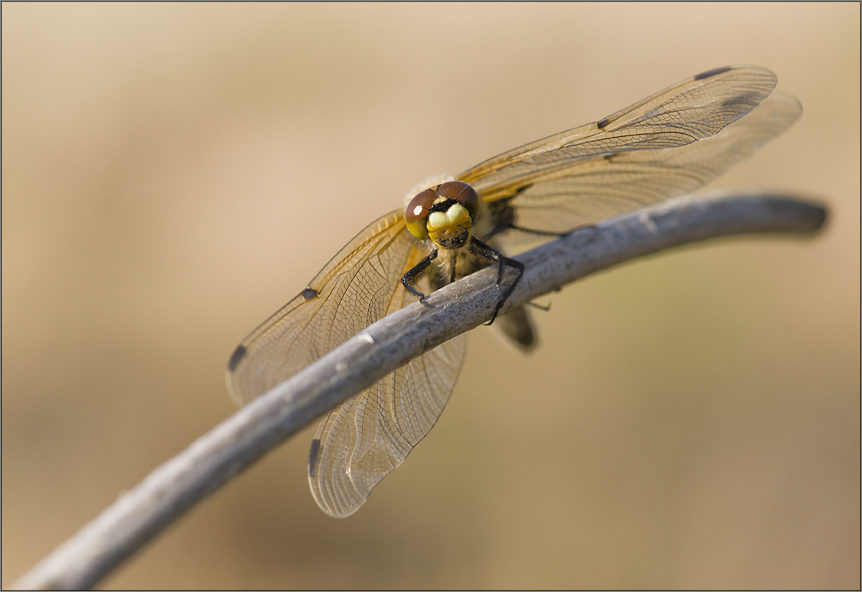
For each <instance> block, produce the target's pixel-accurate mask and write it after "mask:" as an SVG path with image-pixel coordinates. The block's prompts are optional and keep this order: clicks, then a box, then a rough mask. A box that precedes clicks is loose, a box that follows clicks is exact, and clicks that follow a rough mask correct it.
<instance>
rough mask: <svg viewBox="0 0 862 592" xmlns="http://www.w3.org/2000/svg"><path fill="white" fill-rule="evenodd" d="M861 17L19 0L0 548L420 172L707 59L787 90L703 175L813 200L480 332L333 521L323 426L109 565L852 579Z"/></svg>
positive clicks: (118, 473) (78, 493)
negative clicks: (327, 503)
mask: <svg viewBox="0 0 862 592" xmlns="http://www.w3.org/2000/svg"><path fill="white" fill-rule="evenodd" d="M859 16H860V15H859V5H858V4H855V3H847V4H745V5H743V4H721V5H714V4H709V5H702V4H698V5H680V4H662V5H643V4H622V5H613V4H588V5H580V4H574V5H570V4H550V5H549V4H542V5H522V4H505V5H503V4H491V5H486V4H483V5H475V4H472V5H460V4H435V5H394V6H392V5H381V4H375V5H340V4H314V5H294V4H252V5H240V4H167V5H166V4H122V5H119V4H113V5H112V4H81V5H75V4H6V5H4V6H3V40H2V42H3V48H2V49H3V64H2V65H3V71H2V76H3V137H2V139H3V187H2V189H3V209H2V213H3V227H2V230H3V243H2V246H3V293H2V295H3V318H2V320H3V374H2V376H3V382H2V386H3V407H2V410H3V414H2V445H3V448H2V477H3V498H2V500H3V504H2V518H3V520H2V534H3V537H2V539H3V540H2V567H3V570H2V571H3V582H2V583H3V585H4V586H9V585H10V584H11V583H12V582H13V581H14V580H15V579H16V578H18V577H20V576H21V575H22V574H23V573H24V572H25V571H26V570H27V569H29V568H30V567H32V566H33V565H34V564H35V563H36V562H37V561H38V560H39V559H40V558H42V557H43V556H45V555H46V554H47V553H49V552H50V551H51V550H53V549H54V548H55V547H56V546H57V545H59V544H60V543H62V542H63V541H64V540H66V539H67V538H68V537H69V536H71V535H72V534H73V533H75V532H76V531H77V530H78V529H79V528H80V527H81V526H83V525H84V524H85V523H87V522H88V521H89V520H91V519H92V518H94V517H95V516H96V515H97V514H98V513H99V512H100V511H101V510H102V509H104V508H105V507H106V506H108V505H109V504H110V503H112V502H113V501H114V500H115V499H116V497H117V495H118V494H119V493H120V492H122V491H123V490H125V489H128V488H130V487H133V486H134V485H136V484H137V483H138V482H139V481H140V480H141V479H142V478H143V477H145V476H146V475H147V474H148V473H149V471H151V470H152V469H154V468H155V467H156V466H158V465H159V464H160V463H162V462H164V461H165V460H167V459H168V458H170V457H171V456H172V455H174V454H175V453H177V452H179V451H180V450H182V449H183V448H184V447H186V446H187V445H188V444H189V443H190V442H192V441H193V440H194V439H195V438H197V437H198V436H200V435H201V434H203V433H204V432H205V431H207V430H208V429H210V428H211V427H213V426H214V425H216V424H217V423H218V422H219V421H221V420H222V419H224V418H225V417H227V416H228V415H229V414H231V413H232V412H233V411H234V410H235V408H234V406H233V403H232V402H231V401H230V399H229V397H228V395H227V391H226V388H225V386H224V377H223V373H224V367H225V364H226V362H227V359H228V356H229V355H230V353H231V352H232V351H233V349H234V347H235V346H236V345H237V343H239V341H240V340H241V339H242V338H243V337H244V336H245V335H246V334H247V333H248V332H249V331H251V330H252V329H253V328H254V327H255V326H256V325H257V324H258V323H260V322H262V321H263V320H264V319H265V318H266V317H267V316H268V315H269V314H271V313H272V312H274V311H275V310H276V309H277V308H278V307H280V306H281V305H282V304H283V303H284V302H286V301H287V300H288V299H289V298H290V297H292V296H293V295H295V294H296V293H297V292H299V291H300V290H301V289H303V288H304V287H305V285H306V283H307V281H308V280H309V279H310V278H311V277H312V276H313V275H314V274H315V273H316V272H317V270H318V269H320V268H321V267H322V266H323V265H324V264H325V263H326V261H327V260H328V259H329V258H330V256H332V255H333V254H334V253H335V252H336V251H337V250H338V249H339V248H340V247H341V246H343V244H344V243H346V242H347V241H348V239H350V238H351V237H352V236H353V235H354V234H355V233H356V232H358V231H359V230H360V229H361V228H363V227H364V226H365V224H367V223H368V222H370V221H371V220H373V219H375V218H376V217H378V216H379V215H382V214H383V213H385V212H387V211H389V210H391V209H393V208H395V207H397V206H398V205H399V204H401V203H402V201H401V200H402V199H403V196H404V194H405V192H406V191H407V190H408V189H410V188H411V187H412V186H413V185H414V184H415V183H416V182H417V181H420V180H422V179H424V178H426V177H428V176H429V175H433V174H437V173H441V172H450V173H457V172H459V171H461V170H463V169H465V168H467V167H469V166H472V165H474V164H476V163H478V162H480V161H482V160H484V159H486V158H488V157H490V156H493V155H495V154H498V153H500V152H503V151H505V150H508V149H510V148H513V147H515V146H518V145H520V144H523V143H526V142H529V141H532V140H535V139H538V138H540V137H543V136H546V135H549V134H552V133H556V132H559V131H562V130H563V129H566V128H570V127H574V126H577V125H580V124H583V123H586V122H589V121H593V120H597V119H600V118H602V117H604V116H606V115H609V114H610V113H612V112H613V111H616V110H617V109H620V108H622V107H626V106H628V105H629V104H631V103H633V102H635V101H637V100H639V99H641V98H643V97H645V96H647V95H648V94H650V93H653V92H655V91H657V90H659V89H661V88H664V87H665V86H668V85H670V84H672V83H674V82H677V81H679V80H681V79H683V78H685V77H688V76H691V75H693V74H696V73H698V72H701V71H703V70H706V69H709V68H714V67H717V66H724V65H727V64H736V63H752V64H758V65H762V66H766V67H768V68H770V69H772V70H773V71H775V72H776V73H777V74H778V77H779V80H780V82H779V86H780V88H783V89H784V90H787V91H789V92H792V93H793V94H795V95H796V96H797V97H798V98H799V99H800V101H801V102H802V104H803V106H804V109H805V113H804V115H803V117H802V119H801V120H800V121H799V123H797V124H796V126H795V127H793V128H792V129H791V130H790V131H789V132H788V133H787V134H786V135H784V136H782V137H780V138H778V139H777V140H776V141H774V142H773V143H771V144H769V145H767V146H766V147H765V148H764V149H763V150H762V151H761V152H760V153H758V155H757V156H756V157H755V158H753V159H752V160H750V161H747V162H745V163H744V164H742V165H739V166H738V167H737V168H735V169H734V170H733V171H732V172H730V173H729V174H727V175H725V176H724V177H722V178H721V179H720V180H719V182H717V183H715V184H714V185H713V187H716V186H719V187H743V186H757V187H764V188H770V189H776V190H785V191H788V192H793V193H795V194H800V195H804V196H809V197H811V198H813V199H817V200H820V201H823V202H825V203H826V204H828V206H829V209H830V220H829V223H828V227H827V228H826V229H825V231H824V232H823V233H822V234H820V235H819V236H817V237H814V238H811V239H799V238H787V237H771V238H747V239H734V240H722V241H718V242H714V243H709V244H703V245H698V246H694V247H690V248H685V249H680V250H678V251H673V252H669V253H665V254H662V255H660V256H655V257H651V258H648V259H646V260H642V261H637V262H634V263H632V264H629V265H626V266H624V267H622V268H620V269H615V270H611V271H610V272H607V273H602V274H600V275H598V276H596V277H593V278H589V279H587V280H585V281H583V282H580V283H579V284H576V285H574V286H569V287H567V288H566V289H565V290H564V291H563V292H562V293H560V294H555V295H553V296H552V297H550V298H549V299H548V300H549V301H550V302H551V303H552V309H551V311H550V312H549V313H539V314H537V317H538V318H539V325H540V330H541V339H542V346H541V347H540V348H539V349H538V351H536V352H535V353H534V354H533V355H531V356H529V357H524V356H521V355H520V354H517V353H515V352H512V351H510V350H509V349H507V348H506V347H505V346H504V345H503V344H502V343H501V342H499V341H498V340H497V337H496V335H494V334H493V332H492V331H490V330H488V329H478V330H476V331H474V332H473V334H472V335H471V336H470V344H469V351H468V356H467V362H466V364H465V367H464V370H463V372H462V375H461V379H460V382H459V384H458V386H457V388H456V390H455V393H454V395H453V397H452V400H451V402H450V404H449V407H448V408H447V410H446V412H445V413H444V414H443V416H442V418H441V420H440V422H439V424H438V425H437V426H436V427H435V429H434V430H432V432H431V434H430V435H429V436H428V438H427V439H426V440H425V441H424V442H423V443H422V444H421V445H420V446H419V447H418V448H417V449H416V450H415V451H414V453H413V454H412V455H411V458H410V459H409V460H408V461H407V462H406V463H405V464H404V465H403V466H402V467H401V468H400V469H399V470H398V471H396V472H395V473H393V474H392V475H391V476H389V477H388V478H387V479H386V480H385V481H384V482H383V483H382V484H381V485H380V487H378V488H377V489H376V490H375V491H374V493H373V495H372V496H371V498H370V499H369V501H368V503H367V504H366V505H365V506H364V507H363V508H362V509H361V510H360V511H359V512H358V513H357V514H356V515H354V516H353V517H351V518H349V519H347V520H343V521H338V520H334V519H331V518H328V517H327V516H325V515H324V514H323V513H322V512H321V511H319V510H318V508H317V506H316V505H315V504H314V501H313V500H312V497H311V495H310V493H309V491H308V486H307V481H306V477H305V462H306V455H307V451H308V446H309V443H310V439H311V433H310V430H311V429H313V428H309V430H306V431H305V432H303V433H302V434H300V435H299V436H298V437H296V438H294V439H293V440H291V441H289V442H287V443H286V444H285V445H283V446H281V447H280V448H279V449H278V450H277V451H276V452H275V453H274V454H272V455H270V456H269V457H267V458H266V459H265V460H263V461H262V462H260V463H259V464H257V465H256V466H254V467H253V468H252V469H251V470H250V471H248V472H246V473H245V474H243V475H241V476H240V478H238V479H237V480H235V481H234V482H233V483H232V484H231V485H230V486H228V487H227V488H225V489H224V490H222V491H219V492H217V493H216V494H215V495H213V496H212V497H211V498H210V499H208V500H207V501H206V502H205V503H203V504H201V505H200V506H199V507H197V508H195V509H194V510H193V511H191V512H190V513H189V514H188V515H187V516H186V517H185V518H184V519H183V520H182V521H180V522H179V523H177V524H175V525H174V526H173V527H172V528H170V529H169V530H168V531H166V532H165V533H164V534H162V535H161V536H160V537H158V538H157V539H156V540H155V541H153V542H152V543H150V544H149V545H148V546H147V547H146V549H145V550H144V551H143V552H142V553H140V554H139V555H137V556H135V557H134V558H132V559H131V560H130V561H129V562H128V563H127V564H125V565H124V566H123V567H122V568H121V569H120V570H118V571H117V572H116V573H114V574H113V575H111V576H110V577H109V578H108V579H106V580H105V581H104V582H103V585H104V586H105V587H112V588H259V587H264V588H344V587H346V588H360V589H361V588H438V587H441V588H451V587H454V588H498V587H501V588H534V587H538V588H546V587H553V588H593V587H595V588H665V587H668V588H725V587H728V588H854V587H858V586H859V585H860V581H859V568H860V565H859V555H860V548H859V520H860V516H859V494H860V492H859V478H860V473H859V463H860V455H859V450H860V433H859V429H860V425H859V411H860V410H859V389H860V382H859V369H860V368H859V363H860V349H859V337H860V335H859V323H860V318H859V304H860V301H859V280H860V277H859V248H860V243H859V234H860V233H859V214H860V212H859V197H860V195H859V192H860V187H859V178H860V166H859V142H860V135H859V109H860V100H859V84H860V80H859V68H860V62H859V55H860V54H859V52H860V47H859Z"/></svg>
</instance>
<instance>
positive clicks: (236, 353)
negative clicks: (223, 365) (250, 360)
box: [227, 345, 248, 372]
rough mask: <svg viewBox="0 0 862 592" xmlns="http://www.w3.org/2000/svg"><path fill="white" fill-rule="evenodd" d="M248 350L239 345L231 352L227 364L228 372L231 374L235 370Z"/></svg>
mask: <svg viewBox="0 0 862 592" xmlns="http://www.w3.org/2000/svg"><path fill="white" fill-rule="evenodd" d="M247 351H248V350H247V349H245V346H244V345H240V346H239V347H237V348H236V349H235V350H233V354H231V356H230V361H229V362H228V363H227V370H228V372H233V371H234V370H236V367H237V365H238V364H239V361H240V360H242V359H243V358H244V357H245V354H246V352H247Z"/></svg>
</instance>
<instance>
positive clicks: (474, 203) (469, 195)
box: [437, 181, 482, 220]
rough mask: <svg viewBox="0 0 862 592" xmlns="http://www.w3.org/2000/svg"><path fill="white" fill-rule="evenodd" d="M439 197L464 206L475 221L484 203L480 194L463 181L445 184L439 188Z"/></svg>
mask: <svg viewBox="0 0 862 592" xmlns="http://www.w3.org/2000/svg"><path fill="white" fill-rule="evenodd" d="M437 195H439V196H440V197H445V198H448V199H451V200H454V201H457V202H458V203H460V204H462V205H463V206H464V207H465V208H467V211H468V212H470V217H471V218H473V220H475V219H476V218H478V217H479V212H480V211H481V209H482V201H481V200H480V199H479V194H477V193H476V190H475V189H473V188H472V187H470V186H469V185H467V184H466V183H464V182H463V181H448V182H446V183H443V184H442V185H440V186H439V187H438V188H437Z"/></svg>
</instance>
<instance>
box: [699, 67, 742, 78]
mask: <svg viewBox="0 0 862 592" xmlns="http://www.w3.org/2000/svg"><path fill="white" fill-rule="evenodd" d="M732 69H733V68H731V67H730V66H725V67H724V68H715V69H713V70H707V71H706V72H701V73H700V74H698V75H697V76H695V77H694V79H695V80H703V79H704V78H712V77H713V76H716V75H718V74H721V73H722V72H727V71H728V70H732Z"/></svg>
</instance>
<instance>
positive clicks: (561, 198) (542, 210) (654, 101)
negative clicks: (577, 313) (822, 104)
mask: <svg viewBox="0 0 862 592" xmlns="http://www.w3.org/2000/svg"><path fill="white" fill-rule="evenodd" d="M775 83H776V78H775V75H774V74H773V73H772V72H770V71H769V70H766V69H764V68H759V67H756V66H741V67H731V68H720V69H717V70H713V71H710V72H705V73H703V74H700V75H698V76H695V77H693V78H690V79H689V80H686V81H684V82H681V83H679V84H676V85H674V86H672V87H670V88H668V89H665V90H664V91H661V92H659V93H656V94H654V95H652V96H650V97H648V98H646V99H644V100H643V101H641V102H639V103H637V104H635V105H633V106H631V107H629V108H627V109H623V110H622V111H619V112H617V113H615V114H613V115H611V116H609V117H606V118H605V119H603V120H601V121H598V122H594V123H590V124H587V125H584V126H581V127H579V128H575V129H572V130H569V131H565V132H562V133H559V134H556V135H554V136H550V137H548V138H545V139H543V140H539V141H537V142H533V143H531V144H527V145H525V146H522V147H520V148H516V149H515V150H511V151H509V152H506V153H505V154H502V155H500V156H497V157H495V158H492V159H490V160H487V161H485V162H484V163H482V164H480V165H478V166H476V167H474V168H472V169H470V170H468V171H466V172H464V173H462V174H461V175H459V176H458V177H457V179H458V180H461V181H465V182H467V183H470V184H471V185H473V187H474V188H475V189H476V190H477V191H478V192H479V195H480V196H481V198H482V199H483V200H484V201H494V200H497V199H505V198H513V199H512V201H511V205H512V207H514V208H515V211H516V213H517V218H516V224H517V225H518V226H519V227H522V228H528V229H532V230H541V231H550V232H567V231H570V230H573V229H575V228H578V227H580V226H585V225H589V224H594V223H596V222H600V221H602V220H605V219H607V218H610V217H612V216H615V215H618V214H621V213H623V212H627V211H630V210H635V209H638V208H641V207H644V206H647V205H650V204H654V203H657V202H659V201H662V200H665V199H668V198H670V197H675V196H679V195H684V194H686V193H690V192H691V191H694V190H696V189H698V188H699V187H701V186H702V185H703V184H705V183H708V182H709V181H711V180H712V179H713V178H715V177H716V176H718V175H719V174H721V173H722V172H724V171H725V170H727V169H728V168H729V167H730V166H732V165H733V164H734V163H736V162H738V161H739V160H742V159H743V158H746V157H748V156H750V155H751V154H752V153H753V152H754V151H755V150H756V149H757V148H758V147H759V146H760V145H761V144H763V143H764V142H766V141H767V140H769V139H770V138H772V137H774V136H776V135H778V134H780V133H781V132H782V131H784V130H785V129H787V128H788V127H790V125H791V124H792V123H793V122H794V121H795V120H796V119H797V118H798V117H799V115H800V113H801V112H802V108H801V106H800V105H799V103H798V102H797V101H796V99H794V98H793V97H791V96H789V95H785V94H782V93H773V92H772V89H773V88H774V86H775Z"/></svg>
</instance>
